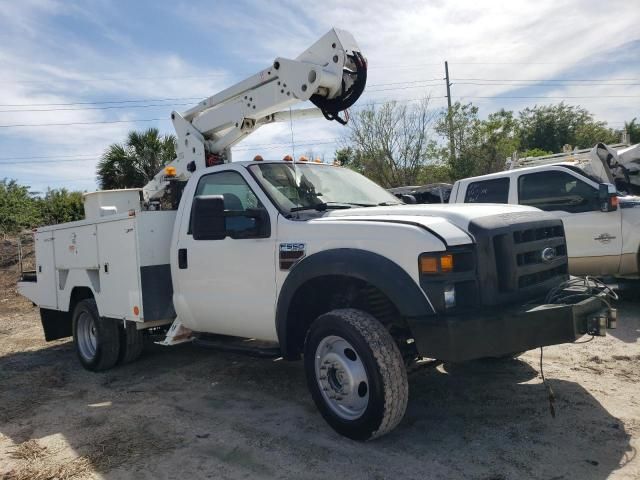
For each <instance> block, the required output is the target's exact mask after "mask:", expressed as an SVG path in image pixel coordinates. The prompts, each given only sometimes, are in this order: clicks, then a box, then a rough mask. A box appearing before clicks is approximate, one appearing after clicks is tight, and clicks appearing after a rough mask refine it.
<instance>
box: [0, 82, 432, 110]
mask: <svg viewBox="0 0 640 480" xmlns="http://www.w3.org/2000/svg"><path fill="white" fill-rule="evenodd" d="M438 81H440V82H442V81H443V80H442V79H441V78H425V79H421V80H411V81H406V82H392V83H373V84H370V85H368V87H369V88H372V87H387V86H391V85H409V84H416V83H424V82H438ZM203 98H206V96H202V97H171V98H142V99H126V100H100V101H92V102H68V103H21V104H20V103H11V104H0V107H2V108H8V107H11V108H13V107H15V108H19V107H69V106H75V105H110V104H118V103H127V104H129V103H143V104H145V106H146V105H147V104H149V102H153V103H156V102H176V101H178V102H182V101H200V100H202V99H203ZM166 105H167V104H159V105H158V106H166ZM170 105H182V104H170ZM150 106H153V105H150ZM104 108H111V107H104ZM91 109H93V108H91ZM52 110H54V109H52ZM56 110H57V109H56ZM60 110H66V109H60ZM69 110H74V109H69ZM77 110H84V108H79V109H77ZM87 110H89V108H87ZM10 111H11V112H13V111H14V110H10ZM15 111H18V112H29V111H31V110H15Z"/></svg>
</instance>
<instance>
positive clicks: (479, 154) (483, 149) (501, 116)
mask: <svg viewBox="0 0 640 480" xmlns="http://www.w3.org/2000/svg"><path fill="white" fill-rule="evenodd" d="M451 124H452V125H453V139H454V147H455V148H454V152H455V156H454V157H453V158H448V161H447V163H448V166H449V170H450V176H451V178H452V179H453V180H457V179H460V178H465V177H470V176H473V175H484V174H486V173H492V172H495V171H498V170H501V169H502V168H503V166H504V162H505V159H506V158H507V157H509V156H510V155H511V154H512V153H513V152H514V151H516V150H517V149H518V146H519V136H518V133H519V132H518V122H517V120H516V119H515V117H514V115H513V112H511V111H507V110H499V111H497V112H495V113H492V114H490V115H489V116H488V118H487V119H486V120H481V119H480V117H479V111H478V107H476V106H475V105H473V104H471V103H467V104H464V105H463V104H461V103H460V102H456V103H455V104H454V105H452V107H451ZM449 128H450V127H449V114H448V112H446V111H445V112H442V114H441V116H440V119H439V121H438V125H437V128H436V129H437V131H438V133H439V134H440V135H441V136H442V137H443V139H444V140H447V139H448V138H449Z"/></svg>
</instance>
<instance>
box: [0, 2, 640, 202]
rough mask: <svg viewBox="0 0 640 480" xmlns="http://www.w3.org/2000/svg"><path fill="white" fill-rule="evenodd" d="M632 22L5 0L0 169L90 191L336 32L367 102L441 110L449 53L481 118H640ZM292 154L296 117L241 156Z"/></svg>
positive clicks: (544, 14)
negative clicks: (248, 80)
mask: <svg viewBox="0 0 640 480" xmlns="http://www.w3.org/2000/svg"><path fill="white" fill-rule="evenodd" d="M638 24H640V8H638V5H637V3H636V2H635V1H631V2H629V1H628V0H623V1H616V0H614V1H608V2H601V1H592V0H586V1H578V0H572V1H571V0H569V1H564V2H561V1H557V0H556V1H551V0H540V1H536V2H530V1H510V2H487V1H485V2H478V1H468V0H464V1H456V2H450V1H449V2H447V1H444V0H442V1H428V2H427V1H423V2H412V1H392V0H387V1H372V0H369V1H367V2H362V1H358V2H351V1H347V0H344V1H333V0H326V1H323V2H305V1H279V2H275V1H273V2H268V1H249V0H247V1H233V2H223V1H215V2H214V1H209V2H205V1H197V0H193V1H185V2H176V1H165V2H163V1H155V2H152V1H125V0H121V1H116V0H113V1H109V0H94V1H86V2H80V1H57V0H20V1H14V0H0V105H1V106H0V178H3V177H9V178H15V179H17V180H19V181H20V182H21V183H25V184H28V185H31V187H32V189H33V190H36V191H42V190H44V189H46V187H47V186H50V187H53V188H59V187H67V188H73V189H83V190H89V191H90V190H94V189H95V188H96V185H95V165H96V162H97V160H98V158H99V156H100V154H101V153H102V152H103V151H104V149H105V147H106V146H108V145H109V144H110V143H113V142H121V141H123V140H124V138H125V136H126V133H127V131H129V130H130V129H133V128H137V129H144V128H148V127H150V126H156V127H158V128H159V129H160V130H161V131H162V132H166V133H173V128H172V124H171V122H170V121H169V115H170V112H171V111H172V110H173V109H176V110H178V111H181V110H185V109H187V108H188V107H189V106H190V105H192V104H194V103H196V102H197V101H198V99H201V98H204V97H207V96H209V95H212V94H214V93H216V92H217V91H219V90H221V89H222V88H225V87H227V86H229V85H231V84H233V83H234V82H236V81H239V80H241V79H243V78H244V77H245V76H247V75H250V74H252V73H255V72H256V71H258V70H260V69H262V68H264V67H266V66H267V65H269V64H270V63H271V62H272V61H273V59H274V58H275V57H276V56H284V57H291V58H293V57H295V56H297V55H298V54H299V53H300V52H301V51H302V50H304V49H305V48H306V47H307V46H309V45H311V44H312V43H313V42H314V41H315V40H316V39H317V38H318V37H320V36H321V35H322V34H324V33H325V32H326V31H327V30H329V29H330V28H331V27H332V26H337V27H340V28H344V29H346V30H349V31H350V32H351V33H352V34H353V35H354V36H355V38H356V40H357V41H358V43H359V44H360V47H361V49H362V51H363V52H364V54H365V56H367V58H368V61H369V67H370V70H369V81H368V88H367V90H366V91H365V94H364V95H363V97H362V98H361V100H360V102H359V105H365V104H366V103H367V102H381V101H384V100H388V99H395V100H400V101H406V102H409V103H410V102H412V101H414V100H416V99H420V98H423V97H424V96H427V95H430V96H431V99H432V100H431V104H432V106H433V108H434V109H437V108H442V107H443V106H444V105H445V104H446V100H445V99H444V98H443V96H444V94H445V86H444V82H443V81H442V77H443V73H444V72H443V70H444V69H443V62H444V60H445V59H447V60H448V61H449V63H450V74H451V77H452V79H453V84H454V85H453V87H452V95H453V96H454V100H458V99H459V100H461V101H464V102H466V101H472V102H473V103H475V104H477V105H478V106H479V107H480V112H481V114H483V115H486V114H488V113H490V112H492V111H495V110H496V109H499V108H507V109H513V110H519V109H522V108H523V107H525V106H528V105H534V104H544V103H557V102H559V101H561V100H562V99H566V101H567V102H568V103H571V104H578V105H582V106H584V107H586V108H588V109H589V110H590V111H592V112H593V113H594V114H595V115H596V116H597V117H598V118H599V119H602V120H606V121H607V122H609V124H610V125H611V126H612V127H620V126H621V125H622V123H623V122H624V121H625V120H630V119H631V118H633V117H640V30H639V29H638ZM558 80H562V81H558ZM389 84H393V85H389ZM513 97H536V98H513ZM161 99H162V100H161ZM164 99H173V100H164ZM123 101H124V102H125V103H122V102H123ZM100 102H102V103H100ZM104 102H118V103H104ZM150 105H151V106H150ZM356 108H357V105H356ZM96 122H103V123H96ZM112 122H118V123H112ZM83 123H84V125H83ZM60 124H62V125H60ZM64 124H73V125H64ZM8 125H12V126H11V127H8ZM15 125H25V126H15ZM33 125H41V126H33ZM293 130H294V141H295V145H296V147H295V153H296V155H300V154H302V153H313V154H314V155H319V156H324V158H326V159H331V158H332V154H333V152H334V151H335V148H336V147H337V146H338V145H339V142H340V139H341V138H342V137H344V135H345V134H346V130H345V128H344V127H341V126H340V125H337V124H335V122H331V123H330V122H327V121H325V120H322V119H318V120H309V121H304V122H296V123H295V124H294V125H293ZM291 151H292V146H291V131H290V126H289V125H284V124H281V125H273V126H269V127H265V128H263V129H261V130H259V131H258V132H257V133H256V134H254V135H252V136H251V137H250V138H249V139H248V140H246V141H245V142H244V143H241V144H239V145H238V146H237V147H235V149H234V159H236V160H243V159H248V158H251V157H253V155H255V154H256V153H261V154H262V155H263V156H265V157H266V158H281V157H282V156H283V155H285V154H286V153H291ZM36 157H37V158H36Z"/></svg>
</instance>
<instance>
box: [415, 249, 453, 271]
mask: <svg viewBox="0 0 640 480" xmlns="http://www.w3.org/2000/svg"><path fill="white" fill-rule="evenodd" d="M450 272H453V255H452V254H450V253H445V254H442V255H422V256H421V257H420V273H426V274H434V273H450Z"/></svg>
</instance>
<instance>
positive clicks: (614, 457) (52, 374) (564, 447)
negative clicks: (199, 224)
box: [0, 276, 640, 480]
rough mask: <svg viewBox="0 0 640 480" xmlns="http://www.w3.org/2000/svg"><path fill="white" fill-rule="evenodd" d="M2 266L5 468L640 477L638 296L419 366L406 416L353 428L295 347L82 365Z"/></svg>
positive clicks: (219, 474) (12, 471)
mask: <svg viewBox="0 0 640 480" xmlns="http://www.w3.org/2000/svg"><path fill="white" fill-rule="evenodd" d="M12 281H13V279H11V278H8V277H6V276H4V277H0V478H2V479H3V480H9V479H12V480H16V479H21V480H22V479H35V480H44V479H54V478H55V479H69V478H74V479H75V478H108V479H125V478H127V479H128V478H136V479H165V478H167V479H169V478H216V479H217V478H224V479H227V478H228V479H240V478H251V479H254V478H296V479H298V478H318V479H324V478H350V479H351V478H355V479H360V478H361V479H386V478H405V479H413V478H443V479H445V478H461V479H467V478H468V479H483V480H489V479H491V480H501V479H523V478H539V479H547V480H551V479H555V480H558V479H574V478H575V479H602V478H616V479H638V478H640V459H638V458H637V449H638V448H639V447H640V440H639V439H640V388H639V387H638V384H639V383H640V342H639V340H638V337H639V336H640V305H639V304H637V303H636V304H632V303H621V304H620V305H619V306H620V312H621V314H620V317H621V318H620V321H619V328H618V329H617V330H616V331H614V332H613V333H612V334H611V335H609V336H607V337H606V338H596V339H595V340H594V341H592V342H589V343H586V344H581V345H564V346H557V347H551V348H547V349H545V354H544V369H545V374H546V376H547V378H548V381H549V383H550V385H551V386H552V388H553V390H554V391H555V396H556V401H555V406H556V411H557V415H556V418H552V417H551V415H550V413H549V404H548V401H547V393H546V390H545V388H544V387H543V385H542V383H541V379H540V376H539V374H538V360H539V351H533V352H528V353H527V354H525V355H524V356H523V357H522V358H521V360H515V361H508V362H504V363H495V362H493V363H491V362H470V363H467V364H460V365H441V366H439V367H438V368H436V369H433V368H432V369H425V370H422V371H420V372H418V373H415V374H413V375H412V376H411V378H410V389H411V397H410V400H409V407H408V410H407V414H406V417H405V419H404V421H403V422H402V423H401V424H400V426H399V427H398V428H397V429H396V430H395V431H394V432H393V433H392V434H390V435H388V436H386V437H383V438H381V439H379V440H376V441H373V442H369V443H357V442H353V441H350V440H347V439H345V438H342V437H340V436H338V435H337V434H335V433H334V432H333V431H332V430H331V429H330V428H329V427H328V426H327V425H326V424H325V423H324V421H323V420H322V418H321V417H320V415H319V414H318V412H317V411H316V409H315V406H314V405H313V402H312V400H311V398H310V396H309V394H308V393H307V389H306V386H305V380H304V373H303V369H302V365H301V364H300V363H288V362H283V361H273V360H264V359H254V358H247V357H243V356H239V355H233V354H228V353H217V352H213V351H209V350H202V349H198V348H197V347H195V346H192V345H182V346H177V347H172V348H166V347H159V346H155V347H152V348H150V349H149V350H148V351H146V352H145V354H144V356H143V357H142V358H141V359H140V360H139V361H138V362H136V363H134V364H131V365H128V366H125V367H121V368H117V369H115V370H112V371H109V372H105V373H99V374H95V373H90V372H87V371H84V370H83V369H82V368H81V367H80V365H79V363H78V362H77V361H76V359H75V356H74V352H73V350H72V345H71V342H70V341H56V342H51V343H46V342H45V341H44V339H43V334H42V330H41V327H40V325H39V317H38V314H37V310H36V309H35V308H33V307H32V306H31V304H30V303H29V302H27V301H26V300H24V299H21V298H20V297H17V296H15V289H14V286H13V284H12V283H11V282H12Z"/></svg>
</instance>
